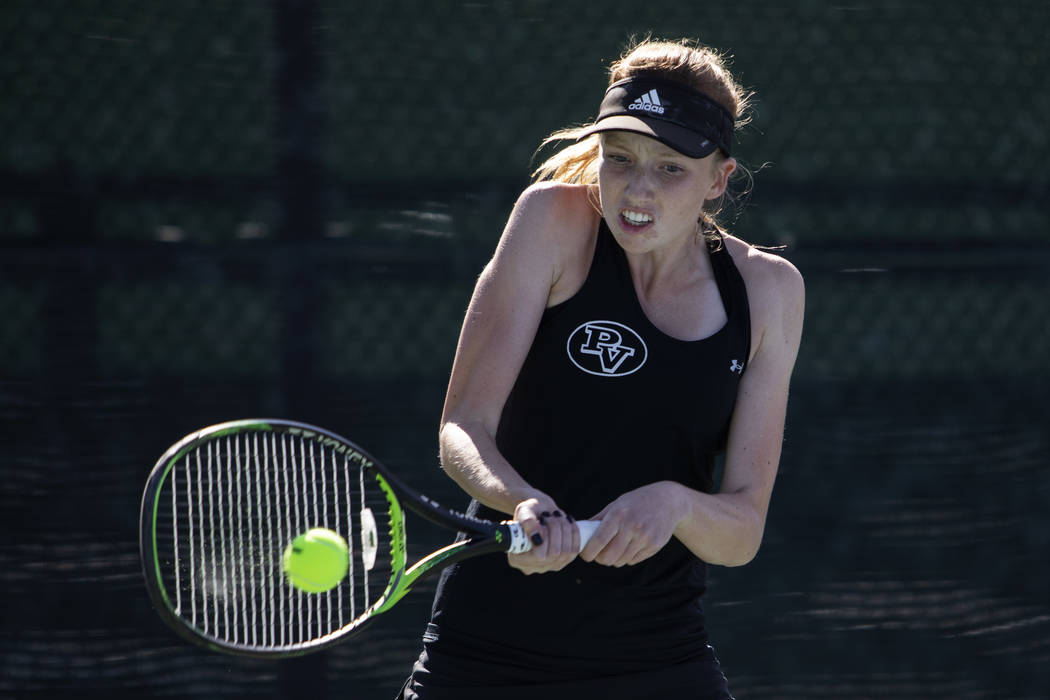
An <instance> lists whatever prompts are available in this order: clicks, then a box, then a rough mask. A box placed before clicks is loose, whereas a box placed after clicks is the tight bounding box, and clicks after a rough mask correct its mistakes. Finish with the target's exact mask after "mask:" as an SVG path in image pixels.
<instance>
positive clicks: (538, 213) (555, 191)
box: [515, 182, 598, 225]
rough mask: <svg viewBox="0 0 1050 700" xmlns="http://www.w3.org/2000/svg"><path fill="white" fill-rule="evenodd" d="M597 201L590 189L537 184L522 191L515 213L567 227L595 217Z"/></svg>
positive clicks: (558, 184)
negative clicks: (560, 223) (556, 222)
mask: <svg viewBox="0 0 1050 700" xmlns="http://www.w3.org/2000/svg"><path fill="white" fill-rule="evenodd" d="M597 201H598V193H597V190H596V188H595V187H594V186H592V185H573V184H568V183H564V182H537V183H534V184H532V185H529V186H528V187H527V188H525V190H524V191H523V192H522V193H521V195H520V196H519V197H518V201H517V203H516V204H515V209H516V210H521V211H522V212H523V213H525V214H527V215H528V216H530V217H535V218H540V219H545V220H550V221H561V222H562V223H563V224H564V225H568V224H573V223H577V222H579V221H587V222H589V221H591V220H592V219H593V218H594V217H595V216H596V215H597V208H596V207H597V204H596V203H597Z"/></svg>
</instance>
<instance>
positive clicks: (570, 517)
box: [565, 515, 576, 523]
mask: <svg viewBox="0 0 1050 700" xmlns="http://www.w3.org/2000/svg"><path fill="white" fill-rule="evenodd" d="M565 517H566V518H568V519H569V522H570V523H574V522H576V518H574V517H572V516H571V515H566V516H565Z"/></svg>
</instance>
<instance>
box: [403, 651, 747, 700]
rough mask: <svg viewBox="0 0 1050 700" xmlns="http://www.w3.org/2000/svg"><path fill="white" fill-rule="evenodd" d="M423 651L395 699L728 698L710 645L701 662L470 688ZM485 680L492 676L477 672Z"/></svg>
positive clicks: (726, 686) (724, 679) (680, 699)
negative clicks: (445, 673) (437, 669)
mask: <svg viewBox="0 0 1050 700" xmlns="http://www.w3.org/2000/svg"><path fill="white" fill-rule="evenodd" d="M431 665H432V663H431V660H430V659H429V657H428V653H427V650H426V648H424V650H423V653H422V654H421V655H420V657H419V660H418V661H417V662H416V663H415V665H414V666H413V669H412V675H411V676H410V677H409V679H408V680H407V681H406V682H405V685H404V687H402V689H401V693H400V694H399V695H398V696H397V698H398V700H493V699H495V698H498V699H499V700H537V699H539V698H542V699H543V700H559V699H561V698H565V699H566V700H568V699H569V698H573V699H575V698H585V699H586V700H598V699H599V698H600V699H601V700H649V699H650V698H652V699H653V700H656V699H657V698H659V700H733V696H732V695H731V694H730V693H729V687H728V683H727V682H726V678H725V676H724V675H723V674H722V670H721V667H720V666H719V663H718V659H717V657H716V656H715V654H714V650H713V649H711V647H707V649H706V653H705V654H703V655H702V657H701V658H698V659H695V660H693V661H690V662H688V663H683V664H677V665H674V666H669V667H667V668H660V669H653V670H649V671H643V672H638V673H630V674H624V675H615V676H600V677H594V678H576V679H571V680H566V679H559V680H543V679H536V682H531V681H530V682H520V681H519V682H515V683H513V684H491V683H489V684H486V685H475V684H473V683H472V682H471V681H470V678H469V677H466V676H461V677H459V678H448V677H443V676H442V675H441V674H440V673H433V672H431V670H430V669H429V667H430V666H431ZM478 675H479V676H482V677H486V676H489V675H491V674H486V673H480V674H478Z"/></svg>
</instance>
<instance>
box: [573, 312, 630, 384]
mask: <svg viewBox="0 0 1050 700" xmlns="http://www.w3.org/2000/svg"><path fill="white" fill-rule="evenodd" d="M566 349H567V350H568V353H569V359H571V360H572V363H573V364H574V365H576V366H577V367H579V368H580V369H582V370H583V371H584V372H587V373H588V374H595V375H598V376H604V377H622V376H624V375H628V374H632V373H633V372H637V371H638V369H639V368H641V366H642V365H643V364H645V360H646V357H647V356H648V349H647V348H646V345H645V341H644V340H642V338H641V336H640V335H638V334H637V333H635V332H634V330H632V329H631V328H629V327H627V326H625V325H623V324H622V323H617V322H616V321H588V322H587V323H583V324H581V325H579V326H578V327H577V328H576V330H574V331H573V332H572V335H570V336H569V342H568V346H567V348H566Z"/></svg>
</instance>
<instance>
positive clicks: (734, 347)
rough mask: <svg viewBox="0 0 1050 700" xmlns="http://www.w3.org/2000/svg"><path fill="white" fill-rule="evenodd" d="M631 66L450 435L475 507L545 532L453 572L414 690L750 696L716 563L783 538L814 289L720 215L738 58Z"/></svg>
mask: <svg viewBox="0 0 1050 700" xmlns="http://www.w3.org/2000/svg"><path fill="white" fill-rule="evenodd" d="M610 73H611V76H610V77H611V80H610V86H609V88H608V90H607V92H606V93H605V98H604V100H603V101H602V103H601V106H600V110H599V114H598V118H597V119H596V121H595V122H594V123H593V124H591V125H588V126H586V127H583V128H579V129H574V130H568V131H563V132H558V133H556V134H555V135H554V136H552V137H551V139H552V140H556V141H563V140H564V141H568V142H569V143H568V145H566V146H565V147H564V148H563V149H562V150H560V151H558V152H557V153H556V154H555V155H554V156H552V157H551V158H550V159H549V160H548V161H546V162H545V163H543V165H541V167H540V168H539V169H538V170H537V172H536V174H535V175H536V182H535V183H534V184H533V185H532V186H530V187H529V188H528V189H527V190H526V191H525V192H524V193H523V194H522V195H521V197H520V198H519V200H518V201H517V203H516V205H515V207H514V210H513V212H512V214H511V216H510V219H509V221H508V223H507V226H506V229H505V230H504V232H503V235H502V238H501V240H500V242H499V245H498V247H497V249H496V252H495V255H494V257H493V258H492V260H491V262H489V264H488V265H487V266H486V267H485V270H484V272H483V273H482V274H481V277H480V279H479V281H478V283H477V287H476V289H475V292H474V296H473V299H472V300H471V303H470V306H469V309H468V311H467V315H466V320H465V322H464V324H463V329H462V335H461V337H460V341H459V346H458V349H457V352H456V358H455V363H454V366H453V368H452V376H451V380H450V384H449V387H448V394H447V397H446V402H445V407H444V414H443V418H442V425H441V431H440V449H441V460H442V465H443V467H444V469H445V470H446V471H447V472H448V474H449V475H450V476H451V477H452V478H453V479H455V480H456V482H457V483H458V484H459V485H460V486H461V487H462V488H463V489H464V490H465V491H466V492H467V494H469V495H470V496H471V497H472V499H473V500H472V502H471V505H470V512H471V513H474V514H477V515H479V516H482V517H485V518H492V519H507V518H509V517H513V518H514V519H517V520H519V521H521V522H522V523H523V525H524V528H525V530H526V532H527V533H528V534H530V536H531V537H532V539H533V541H534V542H535V543H537V545H538V546H536V547H535V548H534V549H533V550H532V551H531V552H528V553H525V554H514V555H508V557H507V558H506V559H504V558H502V557H495V558H493V557H487V558H477V559H473V560H470V561H466V562H463V563H461V564H459V565H456V566H453V567H450V568H449V569H447V570H446V571H445V572H444V573H443V576H442V578H441V580H440V583H439V585H438V590H437V593H436V597H435V600H434V605H433V614H432V619H431V621H430V624H429V625H428V626H427V629H426V632H425V634H424V637H423V652H422V654H421V655H420V657H419V660H418V661H417V662H416V664H415V666H414V668H413V672H412V675H411V677H410V678H409V680H408V681H407V682H406V684H405V687H404V688H403V690H402V693H401V697H402V698H406V699H409V700H411V699H415V698H421V699H424V700H445V699H452V698H455V700H472V699H474V698H485V699H486V700H490V699H493V698H501V699H507V698H529V700H537V699H539V698H543V699H544V700H549V699H550V698H568V697H590V698H602V699H605V700H607V699H609V698H630V699H632V700H633V699H637V698H672V697H673V698H695V699H705V700H706V699H715V698H718V699H723V698H730V697H731V695H730V692H729V689H728V684H727V681H726V678H725V676H724V675H723V673H722V670H721V668H720V666H719V662H718V660H717V658H716V657H715V654H714V651H713V650H712V647H711V646H709V643H708V635H707V632H706V631H705V626H704V613H703V608H702V607H701V596H702V595H703V594H704V591H705V572H706V566H707V565H708V564H715V565H722V566H740V565H742V564H746V563H747V562H749V561H750V560H751V559H752V558H753V557H754V556H755V553H756V552H757V551H758V548H759V544H760V542H761V540H762V533H763V529H764V526H765V518H766V512H767V508H768V505H769V500H770V495H771V492H772V489H773V482H774V478H775V476H776V472H777V465H778V462H779V459H780V452H781V442H782V440H783V432H784V417H785V411H786V405H787V396H788V384H789V379H790V376H791V372H792V367H793V365H794V362H795V357H796V353H797V350H798V346H799V341H800V337H801V332H802V315H803V298H804V289H803V283H802V279H801V277H800V275H799V273H798V271H797V270H796V269H795V268H794V267H793V266H792V265H790V264H789V263H788V262H786V261H785V260H783V259H781V258H780V257H777V256H775V255H772V254H770V253H768V252H764V251H761V250H757V249H756V248H754V247H752V246H750V245H748V244H747V243H745V242H743V241H741V240H739V239H737V238H734V237H732V236H730V235H728V234H727V233H726V232H725V231H724V230H723V229H722V228H721V227H720V226H719V225H718V224H717V223H716V221H715V218H714V214H715V213H716V212H717V210H718V209H719V205H720V202H721V201H722V199H723V196H724V195H725V192H726V188H727V183H728V181H729V179H730V177H731V176H732V175H733V174H734V172H735V171H736V169H737V163H736V161H735V160H734V159H733V158H732V156H731V153H732V149H733V141H734V132H735V129H736V128H737V127H738V126H739V125H740V124H741V123H743V121H744V120H745V116H744V115H745V114H746V111H745V109H746V106H747V104H746V103H747V94H746V93H745V92H744V91H743V90H742V89H741V87H740V86H739V85H738V84H737V83H736V82H735V80H734V79H733V77H732V76H731V75H730V73H729V72H728V70H727V67H726V65H725V62H724V61H723V60H722V58H721V57H720V55H719V54H718V53H717V52H715V51H714V50H711V49H710V48H707V47H704V46H701V45H698V44H695V43H691V42H684V41H683V42H660V41H653V40H646V41H644V42H641V43H639V44H637V45H635V46H634V47H633V48H632V49H631V50H629V51H628V52H627V53H626V54H625V55H624V56H623V57H622V58H621V59H620V60H619V61H617V62H615V63H614V64H613V65H612V67H611V71H610ZM721 453H724V454H725V467H724V473H723V477H722V480H721V484H720V487H719V488H718V489H717V490H716V488H715V483H714V478H713V470H714V460H715V458H716V456H717V455H719V454H721ZM574 517H575V518H581V519H582V518H593V519H597V520H600V521H601V524H600V526H599V527H598V529H597V531H596V532H595V534H594V537H593V538H592V539H591V541H590V542H589V543H588V544H587V546H586V547H585V548H584V549H583V551H582V552H579V553H578V550H579V533H578V531H577V528H576V526H575V524H574ZM530 574H531V575H530Z"/></svg>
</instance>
